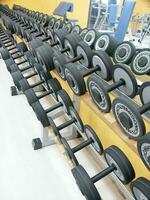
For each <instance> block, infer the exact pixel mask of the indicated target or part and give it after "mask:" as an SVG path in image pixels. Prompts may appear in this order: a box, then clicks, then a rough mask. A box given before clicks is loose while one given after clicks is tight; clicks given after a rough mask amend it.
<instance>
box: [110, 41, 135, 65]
mask: <svg viewBox="0 0 150 200" xmlns="http://www.w3.org/2000/svg"><path fill="white" fill-rule="evenodd" d="M135 54H136V48H135V46H134V44H133V43H131V42H128V41H125V42H122V43H121V44H118V46H117V47H116V49H115V52H114V55H113V60H114V62H115V63H123V64H127V65H128V64H130V63H131V61H132V58H133V56H134V55H135Z"/></svg>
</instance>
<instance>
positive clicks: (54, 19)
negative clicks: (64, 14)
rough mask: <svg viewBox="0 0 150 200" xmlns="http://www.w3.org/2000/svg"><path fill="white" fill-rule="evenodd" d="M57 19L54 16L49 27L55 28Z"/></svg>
mask: <svg viewBox="0 0 150 200" xmlns="http://www.w3.org/2000/svg"><path fill="white" fill-rule="evenodd" d="M55 21H56V18H55V17H52V18H51V20H50V21H49V24H48V27H49V28H51V29H53V27H54V24H55Z"/></svg>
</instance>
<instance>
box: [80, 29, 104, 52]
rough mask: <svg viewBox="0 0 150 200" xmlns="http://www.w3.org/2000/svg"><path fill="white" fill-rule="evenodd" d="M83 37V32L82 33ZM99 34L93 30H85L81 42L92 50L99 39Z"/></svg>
mask: <svg viewBox="0 0 150 200" xmlns="http://www.w3.org/2000/svg"><path fill="white" fill-rule="evenodd" d="M82 36H83V32H82ZM99 36H100V33H99V32H98V31H96V30H95V29H89V30H86V33H85V36H84V37H83V41H84V42H86V43H87V44H88V45H89V46H90V47H91V48H92V49H93V48H94V44H95V42H96V41H97V39H98V38H99Z"/></svg>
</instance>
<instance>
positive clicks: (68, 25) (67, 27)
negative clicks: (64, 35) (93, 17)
mask: <svg viewBox="0 0 150 200" xmlns="http://www.w3.org/2000/svg"><path fill="white" fill-rule="evenodd" d="M64 29H65V30H67V32H68V33H70V32H71V30H72V24H71V23H69V22H68V23H67V24H65V26H64Z"/></svg>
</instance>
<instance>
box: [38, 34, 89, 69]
mask: <svg viewBox="0 0 150 200" xmlns="http://www.w3.org/2000/svg"><path fill="white" fill-rule="evenodd" d="M81 40H82V38H81V37H78V38H75V33H74V34H72V35H71V34H70V35H67V36H66V37H65V39H64V46H65V48H64V49H62V51H61V53H59V52H58V51H57V52H56V53H55V52H54V51H53V49H52V48H51V46H52V45H51V46H50V45H49V44H44V45H42V46H40V47H38V48H36V49H35V55H36V57H37V59H38V62H39V63H41V64H42V65H43V67H44V69H45V71H51V70H53V69H54V68H56V69H58V68H59V63H60V62H63V60H64V56H63V55H62V53H64V52H67V54H71V55H72V54H74V55H75V52H74V51H75V50H74V48H75V46H76V45H77V44H78V42H79V41H81ZM65 42H66V43H67V44H66V45H65ZM56 44H57V45H58V42H56V43H55V45H56ZM67 45H68V46H67ZM89 48H90V47H89ZM59 55H60V56H61V59H60V57H59ZM55 56H57V58H58V57H59V59H60V61H59V62H58V61H57V59H56V57H55Z"/></svg>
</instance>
